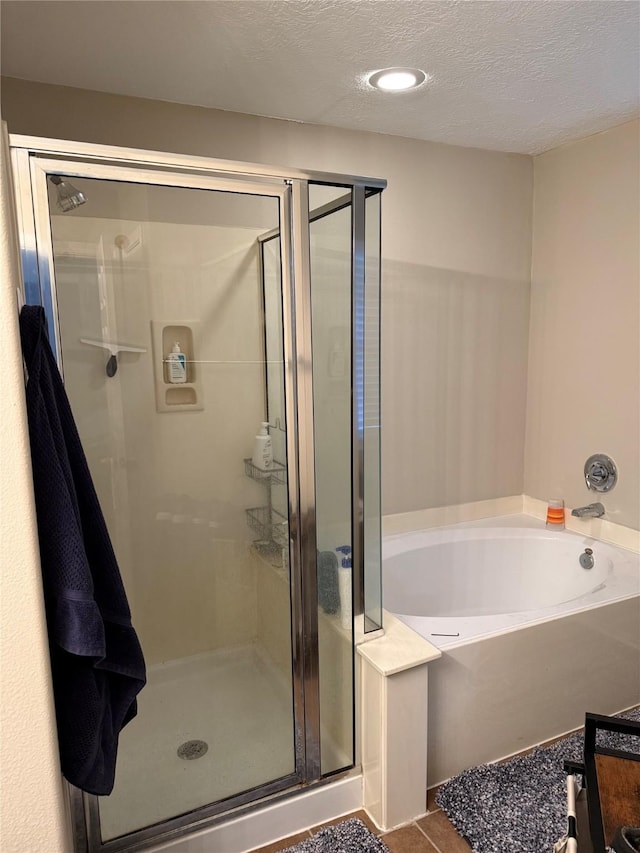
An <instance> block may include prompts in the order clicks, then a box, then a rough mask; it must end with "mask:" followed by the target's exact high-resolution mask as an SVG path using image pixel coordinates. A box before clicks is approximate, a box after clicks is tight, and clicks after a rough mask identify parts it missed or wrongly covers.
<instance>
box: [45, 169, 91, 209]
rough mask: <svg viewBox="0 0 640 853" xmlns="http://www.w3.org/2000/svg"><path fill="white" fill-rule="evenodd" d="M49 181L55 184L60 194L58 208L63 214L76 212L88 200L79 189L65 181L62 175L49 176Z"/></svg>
mask: <svg viewBox="0 0 640 853" xmlns="http://www.w3.org/2000/svg"><path fill="white" fill-rule="evenodd" d="M49 180H50V181H51V183H52V184H55V186H56V189H57V192H58V207H59V208H60V210H61V211H62V212H63V213H69V211H70V210H75V209H76V207H80V205H81V204H84V203H85V201H86V200H87V197H86V195H85V194H84V193H83V192H80V190H79V189H77V188H76V187H74V186H73V184H71V183H69V181H65V180H64V178H62V177H61V176H60V175H49Z"/></svg>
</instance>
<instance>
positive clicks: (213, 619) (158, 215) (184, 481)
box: [11, 137, 384, 853]
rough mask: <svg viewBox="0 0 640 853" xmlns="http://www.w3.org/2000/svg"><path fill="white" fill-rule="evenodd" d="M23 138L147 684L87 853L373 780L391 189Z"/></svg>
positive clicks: (82, 418) (85, 840) (25, 183)
mask: <svg viewBox="0 0 640 853" xmlns="http://www.w3.org/2000/svg"><path fill="white" fill-rule="evenodd" d="M11 141H12V149H13V158H14V159H13V166H14V172H15V175H16V183H17V200H18V212H19V217H20V228H21V239H22V260H23V270H24V276H25V294H24V296H25V300H26V301H27V302H30V303H38V304H42V305H43V306H44V307H45V311H46V314H47V320H48V324H49V333H50V339H51V342H52V345H53V347H54V351H55V352H56V355H57V358H58V363H59V366H60V369H61V371H62V373H63V376H64V381H65V386H66V389H67V392H68V395H69V398H70V401H71V405H72V409H73V412H74V416H75V419H76V423H77V425H78V429H79V433H80V436H81V439H82V441H83V445H84V449H85V452H86V455H87V458H88V461H89V466H90V469H91V474H92V477H93V480H94V483H95V485H96V489H97V492H98V496H99V498H100V502H101V505H102V509H103V512H104V515H105V518H106V520H107V524H108V528H109V532H110V535H111V538H112V541H113V545H114V548H115V551H116V555H117V558H118V561H119V565H120V569H121V573H122V576H123V580H124V583H125V587H126V591H127V595H128V598H129V603H130V605H131V610H132V616H133V623H134V626H135V627H136V630H137V632H138V635H139V637H140V640H141V643H142V646H143V650H144V654H145V658H146V662H147V668H148V684H147V686H146V687H145V689H144V690H143V691H142V693H141V694H140V696H139V712H138V716H137V717H136V718H135V719H134V720H133V721H132V722H131V723H130V724H129V725H128V726H127V727H126V728H125V729H124V730H123V732H122V735H121V738H120V748H119V756H118V764H117V771H116V783H115V788H114V791H113V793H112V794H111V795H110V796H109V797H100V798H98V797H94V796H90V795H87V794H82V793H81V792H79V791H75V790H74V791H73V792H72V795H73V796H72V801H73V803H74V811H75V825H76V835H77V838H76V843H77V849H78V850H84V851H88V853H93V851H97V850H104V851H114V853H115V851H124V850H134V849H135V850H139V849H144V847H145V846H146V845H149V844H151V843H157V842H158V841H159V840H166V839H169V838H172V837H176V836H177V835H179V834H181V833H185V832H188V831H189V829H190V828H191V827H192V826H194V825H195V824H196V823H197V824H198V827H199V828H202V827H203V826H205V825H206V824H207V822H213V821H216V820H221V819H223V818H224V816H226V815H228V814H233V813H235V812H236V811H237V810H238V809H239V808H247V807H248V806H250V805H251V804H252V803H254V802H256V801H258V800H260V801H261V802H265V799H268V798H273V797H277V796H281V795H284V794H286V795H289V794H290V793H291V792H294V791H295V790H296V788H301V787H305V788H307V787H308V786H309V785H311V784H316V783H319V782H321V781H322V780H324V779H326V778H327V777H328V776H330V775H332V774H336V773H338V772H340V771H344V770H347V769H349V768H351V767H352V766H353V765H354V763H355V761H356V756H355V746H354V745H355V722H354V656H353V652H354V632H363V633H366V632H370V631H375V630H377V629H378V628H379V627H380V626H381V596H380V464H379V297H380V193H381V190H382V189H383V187H384V181H380V180H373V179H372V180H370V179H361V178H352V177H345V176H332V175H324V174H316V173H303V172H297V171H292V172H288V171H286V170H285V171H279V170H275V169H270V168H267V167H262V166H251V165H248V164H235V163H227V162H224V161H210V160H207V159H204V158H197V157H177V156H175V157H174V156H172V155H162V154H158V153H157V152H139V151H131V150H120V149H113V148H107V147H102V146H92V145H85V144H80V143H67V142H58V141H51V140H38V139H29V138H24V137H13V138H12V140H11ZM61 191H64V195H63V196H62V198H61ZM70 198H71V199H74V200H75V201H74V203H71V202H70V201H69V199H70ZM176 352H179V353H181V354H182V356H183V363H184V373H183V374H182V375H179V374H176V373H175V371H174V369H173V364H172V362H173V361H174V360H175V359H174V357H173V356H174V353H176ZM262 422H268V424H269V427H268V430H269V434H270V437H271V442H272V448H273V463H272V465H270V466H267V467H265V468H262V467H261V466H260V465H257V464H256V460H255V457H254V458H252V454H253V448H254V441H255V436H256V434H257V433H258V431H259V428H260V425H261V423H262ZM337 549H338V550H337ZM336 554H338V555H339V558H340V563H341V564H342V565H340V567H339V568H338V567H337V564H336ZM351 567H352V568H351ZM347 583H348V588H347V585H346V584H347Z"/></svg>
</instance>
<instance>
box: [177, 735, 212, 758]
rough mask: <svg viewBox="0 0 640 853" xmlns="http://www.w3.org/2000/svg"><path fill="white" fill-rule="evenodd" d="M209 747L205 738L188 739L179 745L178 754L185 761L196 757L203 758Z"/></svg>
mask: <svg viewBox="0 0 640 853" xmlns="http://www.w3.org/2000/svg"><path fill="white" fill-rule="evenodd" d="M208 749H209V744H208V743H206V741H204V740H186V741H185V742H184V743H183V744H181V745H180V746H179V747H178V756H179V757H180V758H184V759H185V761H192V760H193V759H194V758H202V756H203V755H204V754H205V753H206V752H207V750H208Z"/></svg>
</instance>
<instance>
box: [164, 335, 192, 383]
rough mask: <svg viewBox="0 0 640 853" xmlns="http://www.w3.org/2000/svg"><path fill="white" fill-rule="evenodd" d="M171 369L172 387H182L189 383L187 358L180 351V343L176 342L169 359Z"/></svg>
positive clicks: (170, 379) (170, 380)
mask: <svg viewBox="0 0 640 853" xmlns="http://www.w3.org/2000/svg"><path fill="white" fill-rule="evenodd" d="M167 361H168V363H169V364H168V367H169V382H171V384H172V385H181V384H182V383H183V382H186V381H187V357H186V355H185V354H184V353H183V352H182V350H181V349H180V342H179V341H176V342H175V343H174V345H173V349H172V351H171V352H170V353H169V357H168V359H167Z"/></svg>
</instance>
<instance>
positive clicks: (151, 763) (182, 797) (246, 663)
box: [100, 646, 294, 841]
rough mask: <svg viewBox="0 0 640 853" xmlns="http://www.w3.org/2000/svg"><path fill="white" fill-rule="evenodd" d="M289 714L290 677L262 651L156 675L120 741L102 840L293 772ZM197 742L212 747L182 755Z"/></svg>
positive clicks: (200, 659) (182, 664)
mask: <svg viewBox="0 0 640 853" xmlns="http://www.w3.org/2000/svg"><path fill="white" fill-rule="evenodd" d="M291 707H292V701H291V694H290V689H288V686H287V684H286V683H285V682H284V679H283V677H282V674H281V673H280V672H279V671H278V670H277V669H276V668H275V667H274V666H273V665H271V664H270V663H268V662H266V661H265V658H264V657H263V656H262V655H261V654H260V650H259V648H258V647H256V646H244V647H241V648H234V649H232V650H223V651H218V652H212V653H208V654H203V655H198V656H195V657H192V658H187V659H185V660H181V661H175V662H171V663H166V664H159V665H156V666H153V667H150V668H149V672H148V682H147V685H146V687H145V688H144V690H143V691H142V693H141V694H140V696H139V698H138V716H137V717H136V718H135V719H134V720H133V721H132V722H131V723H130V724H129V725H128V726H126V727H125V729H124V730H123V732H122V734H121V737H120V748H119V751H118V764H117V770H116V783H115V787H114V790H113V793H112V794H111V795H110V796H109V797H101V798H100V822H101V829H102V838H103V840H104V841H106V840H109V839H112V838H116V837H118V836H120V835H124V834H126V833H129V832H133V831H134V830H136V829H141V828H143V827H146V826H151V825H152V824H154V823H159V822H160V821H164V820H167V819H168V818H171V817H175V816H176V815H179V814H183V813H184V812H187V811H190V810H192V809H194V808H198V807H199V806H203V805H206V804H208V803H212V802H216V801H217V800H221V799H223V798H225V797H229V796H231V795H233V794H237V793H239V792H240V791H244V790H247V789H249V788H253V787H255V786H256V785H260V784H263V783H265V782H268V781H270V780H272V779H277V778H278V777H280V776H284V775H286V774H288V773H290V772H292V771H293V768H294V749H293V722H292V713H291ZM189 741H203V742H204V743H205V744H206V745H207V747H208V748H207V749H206V750H203V749H202V748H199V749H197V750H195V749H194V748H193V747H187V748H186V749H183V752H184V753H186V754H185V755H184V756H183V757H181V756H180V755H178V750H179V748H180V747H183V746H184V745H185V744H186V743H187V742H189ZM195 752H200V753H201V754H200V755H198V756H197V757H194V753H195ZM186 757H189V758H190V760H185V758H186Z"/></svg>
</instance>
